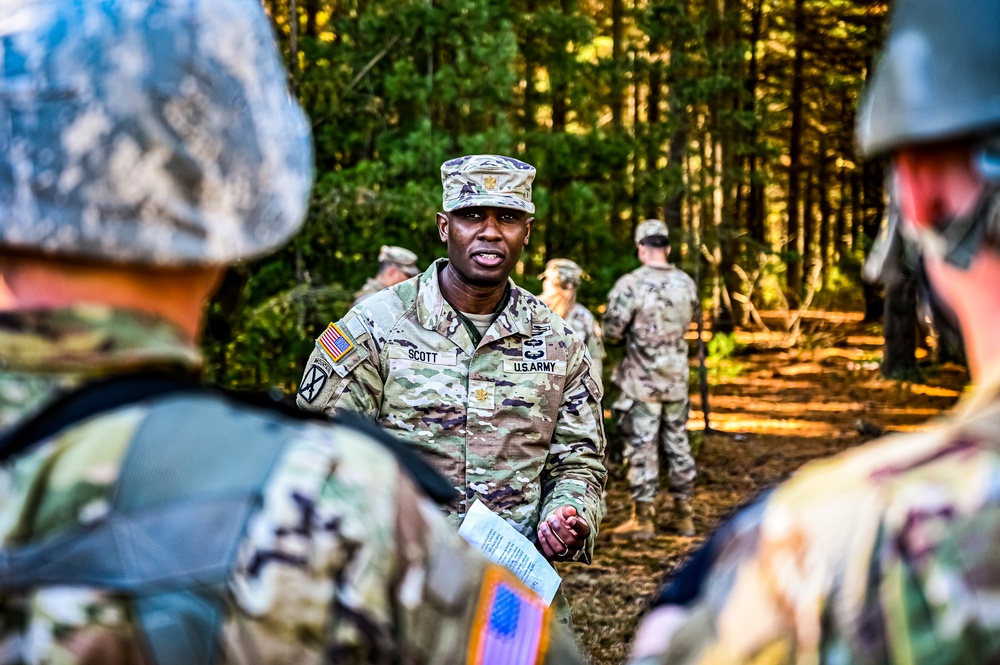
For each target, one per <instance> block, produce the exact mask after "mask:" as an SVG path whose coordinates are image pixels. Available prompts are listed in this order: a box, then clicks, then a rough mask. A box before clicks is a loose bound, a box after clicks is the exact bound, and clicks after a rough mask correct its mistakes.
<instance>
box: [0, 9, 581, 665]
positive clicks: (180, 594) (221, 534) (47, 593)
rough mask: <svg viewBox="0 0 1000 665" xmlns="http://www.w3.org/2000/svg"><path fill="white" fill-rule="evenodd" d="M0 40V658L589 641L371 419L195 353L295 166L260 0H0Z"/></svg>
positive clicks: (226, 658)
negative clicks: (254, 383) (210, 304)
mask: <svg viewBox="0 0 1000 665" xmlns="http://www.w3.org/2000/svg"><path fill="white" fill-rule="evenodd" d="M153 54H155V57H152V55H153ZM0 62H3V67H2V69H0V459H2V460H3V462H4V466H3V469H2V472H0V473H2V482H0V537H2V544H3V549H2V550H0V559H2V561H3V566H2V569H0V605H2V607H3V612H2V615H3V621H2V622H0V663H4V664H7V663H11V664H12V663H25V662H32V663H66V664H74V663H81V664H82V663H122V664H124V663H151V662H155V663H158V664H159V665H169V664H174V663H213V662H219V663H246V662H254V663H319V662H328V661H330V660H336V661H337V662H342V663H390V662H392V663H398V662H414V663H441V662H464V661H465V660H466V658H467V657H470V658H471V657H480V658H485V659H487V660H489V659H490V658H494V660H495V659H496V658H501V659H502V658H504V653H508V654H509V653H510V652H511V651H514V652H516V653H519V654H522V655H523V656H525V660H526V661H529V662H534V661H536V660H537V659H538V656H539V655H540V654H541V653H542V652H545V651H546V648H545V643H546V642H547V641H549V639H548V638H549V636H550V635H551V638H552V639H553V640H554V642H551V643H550V647H549V649H548V651H547V653H548V657H549V659H550V662H558V663H561V662H563V661H564V659H566V658H569V659H570V660H572V661H575V662H578V656H575V655H573V653H572V651H571V647H569V645H570V644H571V641H570V640H571V638H570V637H569V636H568V635H567V633H566V632H565V630H564V629H563V628H562V627H561V626H558V625H557V624H553V620H552V618H551V612H550V611H548V610H547V609H546V608H544V607H542V606H541V601H540V600H539V599H537V598H536V597H535V596H534V595H533V594H531V592H529V591H528V590H527V589H525V588H524V587H523V586H522V585H521V584H520V583H519V582H517V581H516V580H513V579H512V578H511V576H510V575H509V574H508V573H506V571H504V570H503V569H501V568H499V567H497V566H493V565H491V564H489V563H488V562H487V561H486V560H485V559H483V558H482V557H481V556H479V555H478V554H477V553H474V552H472V551H470V550H469V548H468V547H466V546H465V544H464V543H462V542H461V541H460V539H459V538H458V536H456V535H455V534H454V533H453V532H452V530H451V529H450V528H449V526H448V525H447V523H446V522H445V521H444V520H443V519H442V518H441V517H440V516H439V515H438V512H437V508H436V506H434V505H433V504H431V503H430V502H429V501H428V499H427V498H425V497H424V496H423V495H422V494H421V493H420V492H419V490H418V488H417V484H416V483H415V482H414V480H418V481H419V482H420V483H421V485H422V486H423V487H425V488H427V489H428V490H431V491H435V492H436V493H438V494H441V493H442V491H447V490H448V489H449V488H448V486H447V484H446V483H444V481H443V479H441V478H440V477H438V476H436V475H434V474H431V475H428V474H427V472H428V471H430V470H429V469H427V468H426V466H425V465H424V466H423V471H422V470H421V465H420V464H413V463H412V460H409V461H407V458H406V454H405V451H404V455H402V456H400V455H399V449H397V450H396V451H395V453H394V451H393V448H392V446H393V445H394V442H393V441H391V440H390V441H380V439H381V438H382V437H384V435H383V434H382V433H381V432H379V431H377V430H375V431H371V430H370V429H367V430H366V429H364V428H359V427H358V426H353V425H346V424H336V425H333V426H330V425H328V424H326V423H320V422H315V423H310V422H307V419H304V418H303V417H302V414H301V413H298V412H296V411H291V410H286V411H281V410H279V409H277V408H276V407H274V406H262V405H259V404H258V405H254V404H252V403H251V402H250V401H249V400H247V399H246V398H236V397H229V396H224V395H222V394H221V393H218V392H215V391H212V390H210V389H208V388H205V387H201V386H199V385H198V384H197V383H196V382H195V381H194V380H193V379H192V377H193V376H194V375H196V374H197V373H198V371H199V368H200V364H201V356H200V353H199V350H198V337H199V330H200V327H201V322H202V313H203V308H204V304H205V301H206V299H207V298H208V296H209V295H210V294H211V293H212V291H213V289H214V287H215V285H216V284H217V283H218V281H219V278H220V276H221V273H222V270H223V267H224V265H225V264H227V263H228V262H230V261H232V260H234V259H237V258H251V257H254V256H257V255H260V254H261V253H264V252H268V251H271V250H273V249H275V248H276V247H278V246H280V245H281V244H283V243H284V242H285V240H287V238H288V237H289V236H290V235H291V234H292V233H294V232H295V231H296V230H297V229H298V227H299V225H300V224H301V221H302V218H303V216H304V213H305V206H306V201H307V200H308V192H309V187H310V185H311V168H312V166H311V154H312V150H311V141H310V138H309V130H308V125H307V123H306V120H305V118H304V117H303V115H302V113H301V111H300V109H299V108H298V106H297V105H296V104H295V103H294V102H293V101H292V100H291V99H290V97H289V95H288V91H287V88H286V84H285V73H284V71H283V69H282V67H281V65H280V64H279V63H280V61H279V56H278V53H277V50H276V48H275V45H274V42H273V35H272V33H271V30H270V27H269V24H268V20H267V18H266V17H265V15H264V13H263V11H262V9H261V6H260V3H259V2H257V1H256V0H188V1H187V2H183V3H176V2H167V3H162V2H161V3H148V2H143V1H140V0H46V1H44V2H17V3H3V4H0ZM126 65H127V66H126ZM396 445H397V446H398V444H396ZM411 457H412V456H411ZM397 460H400V461H399V462H397ZM404 463H405V465H406V467H407V469H408V470H406V469H404V468H403V466H402V465H403V464H404ZM442 484H444V487H443V488H442V487H441V485H442ZM512 617H513V623H512ZM551 631H554V632H551Z"/></svg>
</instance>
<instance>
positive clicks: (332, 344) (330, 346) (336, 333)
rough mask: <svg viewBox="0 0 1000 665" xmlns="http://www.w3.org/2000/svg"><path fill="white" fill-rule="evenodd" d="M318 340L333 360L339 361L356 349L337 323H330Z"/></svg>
mask: <svg viewBox="0 0 1000 665" xmlns="http://www.w3.org/2000/svg"><path fill="white" fill-rule="evenodd" d="M316 341H317V342H319V345H320V346H321V347H323V350H324V351H326V355H328V356H330V360H332V361H333V362H337V361H339V360H340V359H341V358H343V357H344V356H346V355H347V354H348V353H350V352H351V351H353V350H354V343H353V342H351V340H350V339H348V337H347V335H345V334H344V332H343V331H342V330H341V329H340V328H338V327H337V324H336V323H331V324H330V325H328V326H327V327H326V330H324V331H323V334H322V335H320V336H319V339H317V340H316Z"/></svg>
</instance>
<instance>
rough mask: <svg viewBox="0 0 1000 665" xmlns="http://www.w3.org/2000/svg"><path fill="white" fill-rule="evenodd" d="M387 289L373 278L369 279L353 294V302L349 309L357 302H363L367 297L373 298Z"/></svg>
mask: <svg viewBox="0 0 1000 665" xmlns="http://www.w3.org/2000/svg"><path fill="white" fill-rule="evenodd" d="M387 288H388V287H387V286H386V285H385V284H383V283H382V282H380V281H378V280H377V279H375V278H374V277H372V278H370V279H369V280H368V281H367V282H365V285H364V286H362V287H361V288H360V289H358V290H357V291H355V292H354V300H353V301H352V302H351V307H354V306H355V305H357V304H358V303H359V302H361V301H362V300H364V299H365V298H367V297H369V296H373V295H375V294H376V293H378V292H379V291H385V290H386V289H387Z"/></svg>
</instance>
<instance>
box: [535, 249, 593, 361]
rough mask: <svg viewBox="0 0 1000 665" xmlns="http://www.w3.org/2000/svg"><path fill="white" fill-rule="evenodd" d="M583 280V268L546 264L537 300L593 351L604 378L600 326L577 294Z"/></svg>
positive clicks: (564, 262) (567, 263)
mask: <svg viewBox="0 0 1000 665" xmlns="http://www.w3.org/2000/svg"><path fill="white" fill-rule="evenodd" d="M583 277H584V274H583V268H581V267H580V266H578V265H577V264H576V263H574V262H573V261H570V260H569V259H552V260H551V261H549V262H548V263H546V264H545V272H544V273H542V274H541V275H539V276H538V279H540V280H542V294H541V295H540V296H538V299H539V300H541V301H542V302H543V303H545V304H546V305H548V306H549V309H551V310H552V311H553V312H555V313H556V314H558V315H559V316H561V317H562V318H563V319H565V321H566V323H568V324H569V327H570V328H572V329H573V331H574V332H575V333H576V334H577V335H578V336H579V337H580V339H582V340H583V342H584V344H586V345H587V350H588V351H590V357H591V358H592V359H593V361H594V367H595V369H596V371H597V374H598V375H600V376H603V373H602V367H601V363H602V362H603V361H604V342H603V340H602V339H601V326H600V325H599V324H598V323H597V319H595V318H594V315H593V314H591V313H590V310H588V309H587V308H586V307H584V306H583V305H581V304H580V303H578V302H577V301H576V291H577V289H578V288H579V287H580V282H581V280H582V279H583Z"/></svg>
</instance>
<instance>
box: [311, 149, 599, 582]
mask: <svg viewBox="0 0 1000 665" xmlns="http://www.w3.org/2000/svg"><path fill="white" fill-rule="evenodd" d="M534 176H535V169H534V167H533V166H531V165H529V164H525V163H524V162H521V161H518V160H516V159H512V158H510V157H502V156H498V155H473V156H469V157H461V158H458V159H453V160H451V161H448V162H445V163H444V164H443V165H442V166H441V181H442V184H443V186H444V201H443V204H444V212H442V213H438V216H437V226H438V233H439V235H440V238H441V241H442V242H444V243H445V244H447V247H448V258H447V259H439V260H438V261H435V262H434V263H433V264H431V266H430V267H429V268H428V269H427V271H426V272H424V274H423V275H421V276H420V277H419V278H418V279H416V280H408V281H406V282H403V283H402V284H397V285H396V286H394V287H392V288H390V289H387V290H385V291H383V292H381V293H379V294H376V295H374V296H372V297H371V298H369V299H367V300H365V301H364V302H362V303H361V304H360V305H358V306H357V307H355V308H354V309H352V310H351V311H350V312H348V314H347V316H345V317H344V318H343V319H342V320H340V321H338V322H337V323H331V324H330V326H329V327H328V328H327V330H326V332H324V333H323V334H322V335H321V336H320V338H319V339H318V340H317V342H316V348H315V350H314V351H313V353H312V356H310V358H309V362H308V364H307V366H306V370H305V375H304V376H303V379H302V384H301V387H300V389H299V395H298V404H299V406H301V407H302V408H303V409H307V410H311V411H320V412H324V413H333V412H334V410H335V409H345V410H348V411H356V412H359V413H363V414H365V415H367V416H370V417H372V418H375V419H377V420H378V421H379V422H380V423H382V424H383V425H384V426H385V427H386V428H388V429H390V430H391V431H393V432H394V433H396V434H397V435H398V436H399V437H400V438H401V439H403V440H404V441H405V442H406V443H407V444H408V445H409V446H410V447H411V448H412V449H413V450H417V451H419V452H420V453H421V454H423V455H424V456H425V457H426V458H427V459H428V460H430V461H431V463H432V464H433V465H434V466H435V467H436V468H437V469H438V470H439V471H441V472H442V473H443V474H444V475H445V476H446V477H447V478H448V479H449V480H450V481H451V483H452V484H453V485H454V486H455V488H456V490H457V491H458V492H459V494H460V500H459V501H458V502H457V505H456V506H455V507H454V509H453V512H452V515H451V520H452V523H453V524H454V525H455V526H456V527H458V526H459V525H460V524H461V522H462V519H463V517H464V516H465V513H466V511H467V510H468V509H469V508H470V507H471V506H472V504H473V502H474V501H475V500H476V499H479V500H480V501H482V502H483V503H484V504H485V505H486V506H487V507H488V508H490V509H491V510H493V511H494V512H495V513H497V514H498V515H500V516H501V517H503V518H505V519H506V520H507V521H508V522H509V523H510V524H511V525H512V526H513V527H514V528H515V529H517V530H518V532H520V533H521V535H523V536H524V537H526V538H528V539H529V540H531V541H532V542H534V543H535V544H536V545H537V546H538V547H539V548H540V550H541V552H542V553H543V554H544V555H545V556H546V557H548V558H549V559H553V560H580V559H583V560H585V561H588V562H589V561H590V556H591V553H592V551H593V544H594V537H595V535H596V533H597V525H598V524H599V523H600V521H601V510H600V495H601V488H602V487H603V485H604V475H605V469H604V464H603V455H604V423H603V419H602V413H601V406H600V402H601V394H602V385H601V377H600V376H599V375H598V374H597V371H596V369H595V367H594V364H593V361H592V360H591V358H590V354H589V353H587V348H586V347H585V346H584V344H583V341H582V340H580V339H578V338H577V337H576V335H575V334H574V333H573V331H572V330H571V329H570V328H568V327H567V326H566V325H565V323H564V322H563V321H562V320H561V319H559V318H558V317H555V316H553V315H552V311H551V310H550V309H549V308H548V307H546V306H545V305H543V304H542V303H541V302H540V301H539V300H538V299H537V298H535V296H533V295H531V294H530V293H528V292H527V291H524V290H523V289H521V288H519V287H518V286H516V285H515V284H514V282H513V281H511V279H510V273H511V271H512V270H513V269H514V266H516V265H517V262H518V260H519V259H520V256H521V251H522V249H523V248H524V247H525V246H526V245H527V244H528V239H529V236H530V233H531V227H532V224H533V223H534V218H533V217H531V216H530V215H531V214H532V213H533V212H534V210H535V207H534V204H532V202H531V183H532V180H533V179H534Z"/></svg>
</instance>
